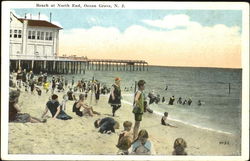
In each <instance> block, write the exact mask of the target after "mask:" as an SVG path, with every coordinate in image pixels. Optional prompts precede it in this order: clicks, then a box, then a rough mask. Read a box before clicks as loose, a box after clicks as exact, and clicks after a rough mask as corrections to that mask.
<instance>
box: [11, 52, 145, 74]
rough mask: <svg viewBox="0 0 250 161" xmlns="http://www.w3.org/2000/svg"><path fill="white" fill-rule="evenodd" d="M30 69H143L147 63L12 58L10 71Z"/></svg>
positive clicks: (67, 71)
mask: <svg viewBox="0 0 250 161" xmlns="http://www.w3.org/2000/svg"><path fill="white" fill-rule="evenodd" d="M19 67H21V68H22V69H26V70H27V71H30V70H32V71H33V72H34V73H40V72H47V73H48V74H84V73H85V71H87V70H94V71H145V70H148V63H147V62H146V61H144V60H118V59H87V58H84V57H62V56H61V57H56V58H54V59H53V58H47V59H34V58H30V59H29V58H20V57H19V58H18V57H16V58H12V59H10V71H13V70H15V71H17V70H18V68H19Z"/></svg>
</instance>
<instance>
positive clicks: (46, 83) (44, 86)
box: [43, 81, 49, 93]
mask: <svg viewBox="0 0 250 161" xmlns="http://www.w3.org/2000/svg"><path fill="white" fill-rule="evenodd" d="M43 89H44V90H45V91H46V93H48V91H49V82H48V81H46V82H44V84H43Z"/></svg>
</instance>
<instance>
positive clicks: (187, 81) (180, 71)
mask: <svg viewBox="0 0 250 161" xmlns="http://www.w3.org/2000/svg"><path fill="white" fill-rule="evenodd" d="M64 76H65V77H66V79H68V80H69V82H71V79H72V76H74V77H75V82H76V80H80V79H82V78H84V79H85V80H91V79H92V77H94V78H95V79H97V80H99V81H100V82H102V83H104V84H106V85H107V86H108V87H110V86H111V85H112V83H113V82H114V78H115V77H120V78H121V79H122V81H121V88H122V89H124V88H125V87H127V88H132V90H131V91H130V92H129V93H130V94H126V95H125V94H124V95H123V101H124V102H130V103H132V102H133V93H134V84H135V81H138V80H140V79H144V80H145V81H146V89H145V93H146V95H147V94H148V92H150V91H152V90H154V92H155V93H156V94H160V96H161V98H162V97H163V96H164V97H165V99H166V102H165V103H161V102H160V103H159V104H153V105H151V106H150V108H151V109H153V110H154V111H158V112H160V113H162V112H165V111H167V112H168V113H169V118H170V119H172V120H177V121H180V122H183V123H186V124H189V125H192V126H196V127H199V128H205V129H210V130H214V131H218V132H224V133H230V134H235V135H240V134H241V108H242V105H241V96H242V70H241V69H222V68H190V67H188V68H187V67H149V69H148V71H134V72H129V71H86V73H85V74H77V75H64ZM229 83H230V87H231V91H230V94H229ZM166 86H168V90H165V87H166ZM173 95H174V96H175V98H176V100H175V104H174V105H173V106H171V105H168V101H169V98H170V97H171V96H173ZM179 97H182V99H183V100H184V99H188V98H191V99H192V101H193V102H192V104H191V106H188V105H180V104H177V103H176V102H177V100H178V98H179ZM198 100H201V101H202V102H204V104H203V105H202V106H198V105H197V103H198Z"/></svg>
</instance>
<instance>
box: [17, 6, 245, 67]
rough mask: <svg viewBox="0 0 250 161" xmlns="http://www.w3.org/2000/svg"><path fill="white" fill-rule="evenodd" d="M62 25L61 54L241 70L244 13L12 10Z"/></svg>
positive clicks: (60, 36) (150, 63)
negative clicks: (50, 16) (50, 19)
mask: <svg viewBox="0 0 250 161" xmlns="http://www.w3.org/2000/svg"><path fill="white" fill-rule="evenodd" d="M12 12H13V13H14V14H15V15H16V16H17V17H20V18H21V17H22V18H23V17H24V15H25V13H26V14H27V18H30V14H32V19H37V17H38V13H39V12H40V19H44V20H48V21H49V15H50V12H51V13H52V23H54V24H56V25H58V26H61V27H62V28H63V29H62V30H60V35H59V39H60V40H59V55H68V56H69V55H77V56H87V57H88V58H90V59H91V58H93V59H96V58H97V59H130V60H138V59H139V60H145V61H147V62H148V63H149V65H161V66H191V67H219V68H220V67H221V68H241V67H242V66H241V36H242V35H241V32H242V12H241V11H240V10H170V9H166V10H159V9H157V10H156V9H154V10H150V9H147V10H143V9H126V10H115V9H112V10H109V9H38V8H34V9H30V8H29V9H24V8H22V9H12Z"/></svg>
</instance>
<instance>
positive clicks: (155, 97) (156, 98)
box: [148, 90, 204, 106]
mask: <svg viewBox="0 0 250 161" xmlns="http://www.w3.org/2000/svg"><path fill="white" fill-rule="evenodd" d="M148 98H149V105H150V104H153V103H155V104H158V103H160V102H162V103H165V102H167V101H166V98H165V97H164V96H163V97H162V99H161V96H160V95H159V94H155V92H154V90H152V91H151V92H149V93H148ZM192 102H193V101H192V99H191V98H188V99H184V100H183V99H182V97H179V98H178V100H177V101H176V103H177V104H179V105H189V106H191V104H192ZM174 103H175V96H174V95H173V96H171V97H170V98H169V101H168V105H174ZM203 104H204V102H202V101H201V100H198V102H197V105H198V106H201V105H203Z"/></svg>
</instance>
